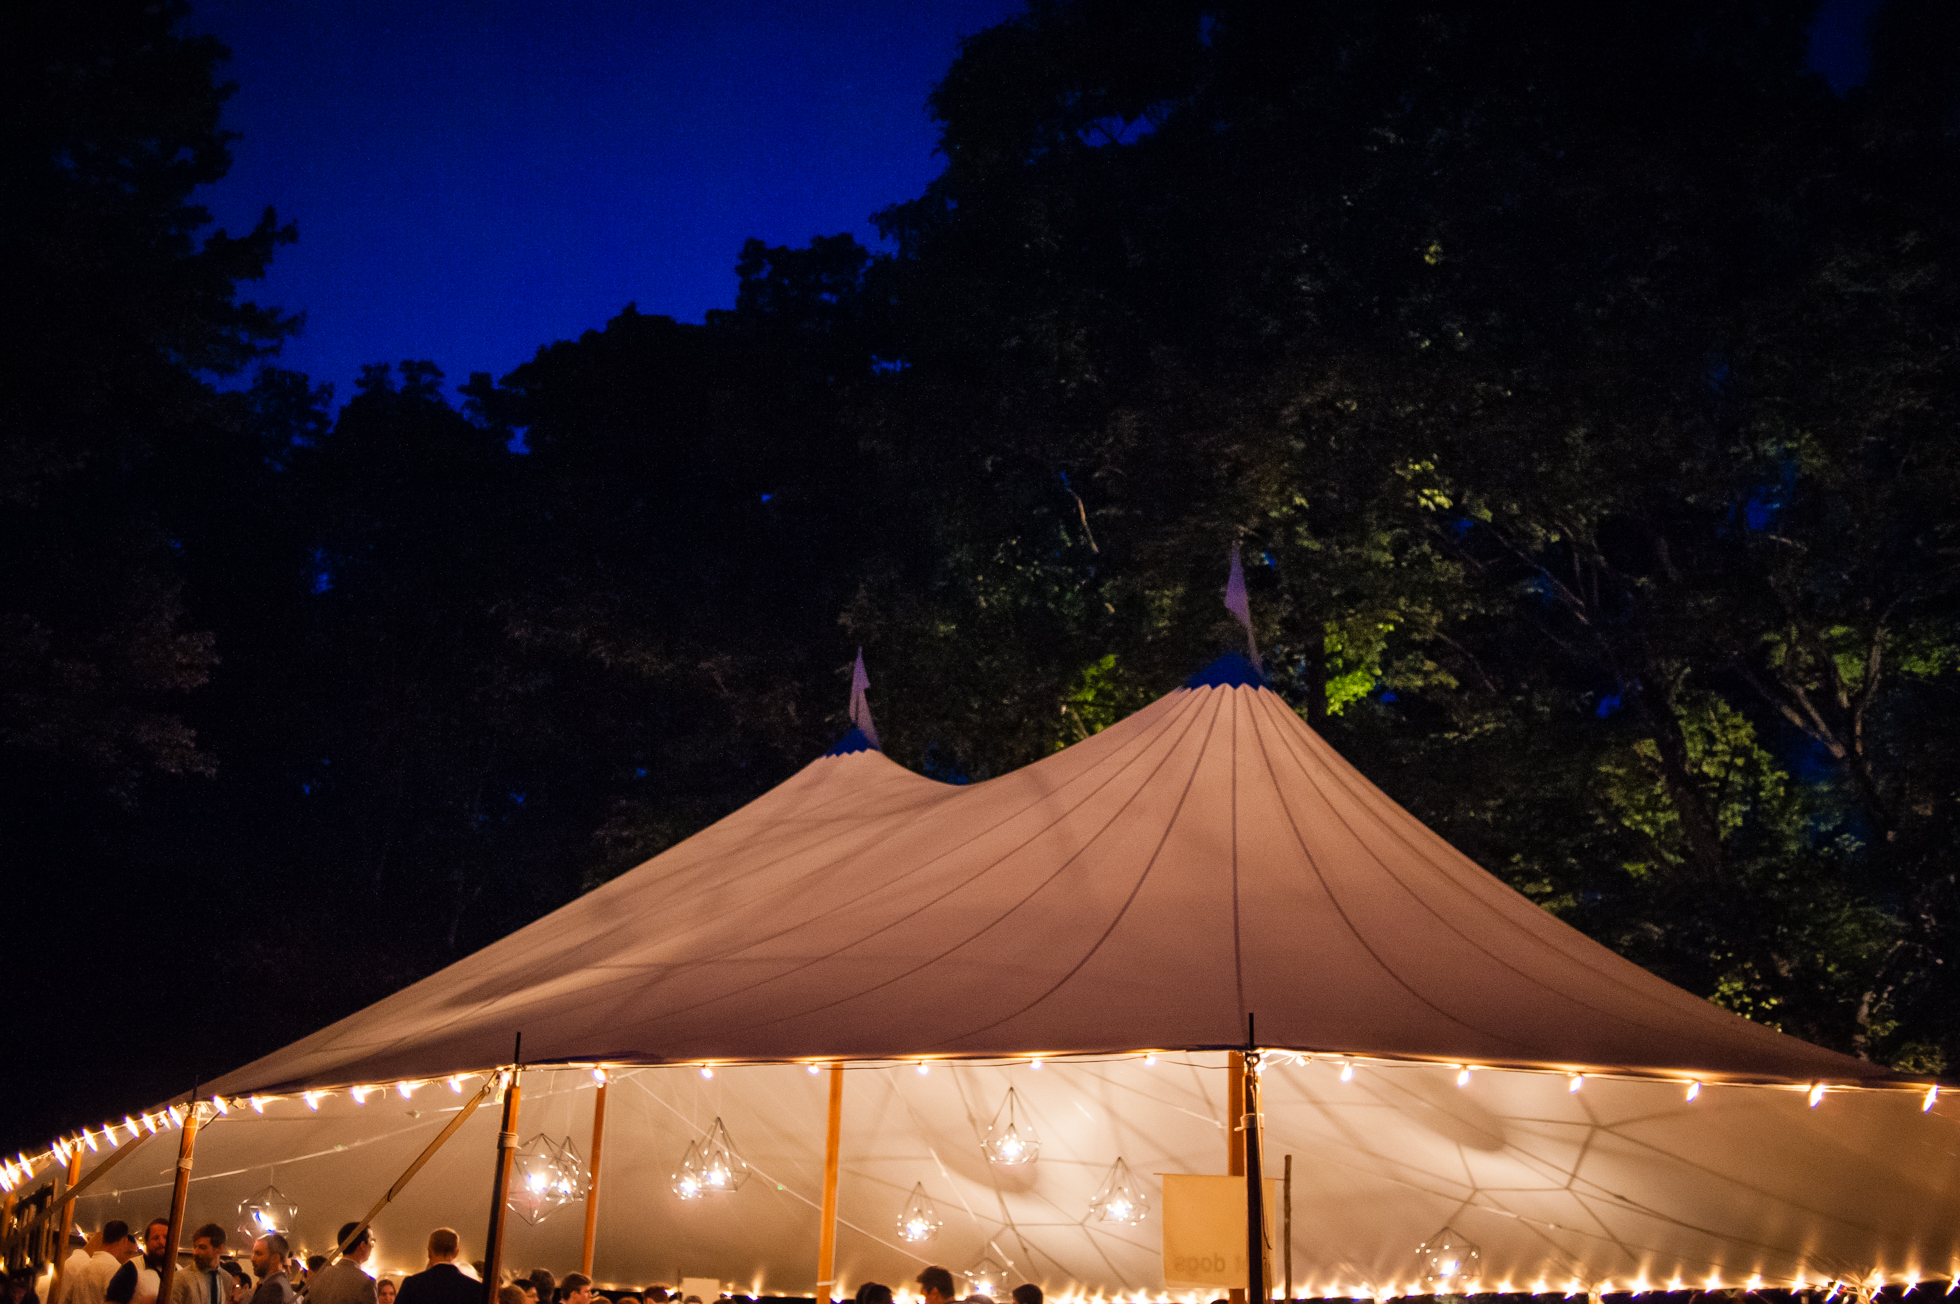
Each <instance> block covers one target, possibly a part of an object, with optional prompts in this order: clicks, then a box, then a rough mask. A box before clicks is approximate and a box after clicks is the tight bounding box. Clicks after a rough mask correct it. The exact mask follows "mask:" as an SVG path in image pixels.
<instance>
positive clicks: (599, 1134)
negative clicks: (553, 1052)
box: [578, 1069, 610, 1277]
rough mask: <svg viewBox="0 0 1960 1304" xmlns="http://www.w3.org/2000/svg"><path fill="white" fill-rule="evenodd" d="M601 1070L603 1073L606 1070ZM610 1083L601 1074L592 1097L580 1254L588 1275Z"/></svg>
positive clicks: (595, 1231)
mask: <svg viewBox="0 0 1960 1304" xmlns="http://www.w3.org/2000/svg"><path fill="white" fill-rule="evenodd" d="M599 1072H600V1073H601V1074H602V1075H603V1074H604V1073H605V1070H604V1069H601V1070H599ZM609 1085H610V1084H609V1083H608V1082H607V1081H606V1079H605V1078H604V1076H601V1077H600V1079H599V1090H598V1092H597V1094H595V1095H594V1096H593V1097H592V1171H591V1174H590V1176H589V1179H588V1183H587V1185H586V1188H585V1248H584V1249H583V1250H581V1251H580V1252H579V1256H578V1270H579V1271H580V1272H582V1273H584V1274H585V1275H586V1276H588V1277H590V1276H591V1275H592V1249H593V1243H594V1242H595V1241H596V1240H597V1239H598V1236H599V1147H600V1146H602V1145H604V1144H605V1140H606V1088H607V1086H609Z"/></svg>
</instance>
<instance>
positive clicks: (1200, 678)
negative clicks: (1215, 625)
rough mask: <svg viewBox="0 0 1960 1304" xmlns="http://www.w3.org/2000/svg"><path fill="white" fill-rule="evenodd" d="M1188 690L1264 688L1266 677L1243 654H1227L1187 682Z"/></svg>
mask: <svg viewBox="0 0 1960 1304" xmlns="http://www.w3.org/2000/svg"><path fill="white" fill-rule="evenodd" d="M1184 686H1185V687H1186V688H1264V687H1265V686H1266V677H1265V676H1264V675H1262V674H1260V673H1259V667H1258V666H1255V665H1253V664H1252V662H1251V661H1249V660H1247V659H1246V655H1245V653H1243V652H1227V653H1226V654H1225V655H1224V656H1222V657H1220V658H1218V660H1216V661H1214V662H1212V663H1211V664H1210V665H1208V666H1206V667H1205V668H1204V669H1203V670H1200V671H1199V672H1198V673H1197V674H1195V675H1192V676H1191V678H1190V679H1188V680H1186V681H1185V684H1184Z"/></svg>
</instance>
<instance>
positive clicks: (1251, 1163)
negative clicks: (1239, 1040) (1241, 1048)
mask: <svg viewBox="0 0 1960 1304" xmlns="http://www.w3.org/2000/svg"><path fill="white" fill-rule="evenodd" d="M1245 1059H1246V1073H1245V1075H1244V1076H1245V1279H1246V1287H1245V1288H1246V1298H1247V1299H1251V1300H1259V1301H1264V1300H1266V1299H1267V1298H1268V1297H1269V1296H1271V1294H1272V1288H1271V1287H1270V1286H1268V1285H1267V1284H1266V1187H1265V1183H1264V1182H1263V1181H1262V1180H1261V1178H1262V1176H1263V1174H1262V1172H1261V1169H1262V1168H1263V1167H1264V1162H1263V1160H1264V1156H1263V1155H1262V1154H1261V1153H1260V1137H1259V1072H1258V1065H1259V1052H1258V1051H1256V1050H1255V1051H1247V1052H1246V1056H1245Z"/></svg>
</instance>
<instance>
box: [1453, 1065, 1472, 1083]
mask: <svg viewBox="0 0 1960 1304" xmlns="http://www.w3.org/2000/svg"><path fill="white" fill-rule="evenodd" d="M1456 1085H1457V1086H1459V1087H1467V1086H1469V1085H1470V1067H1469V1065H1467V1064H1466V1065H1461V1066H1459V1067H1458V1068H1457V1070H1456Z"/></svg>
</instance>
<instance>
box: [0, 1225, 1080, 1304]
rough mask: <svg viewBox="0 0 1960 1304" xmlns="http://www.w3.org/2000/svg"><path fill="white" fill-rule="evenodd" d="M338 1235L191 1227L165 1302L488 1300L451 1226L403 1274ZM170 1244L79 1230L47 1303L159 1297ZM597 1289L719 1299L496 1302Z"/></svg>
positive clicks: (1034, 1298)
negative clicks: (314, 1249) (330, 1241)
mask: <svg viewBox="0 0 1960 1304" xmlns="http://www.w3.org/2000/svg"><path fill="white" fill-rule="evenodd" d="M356 1232H359V1233H360V1234H359V1235H358V1236H355V1233H356ZM350 1237H353V1240H352V1241H351V1243H350V1242H349V1238H350ZM335 1243H336V1244H339V1245H345V1246H346V1248H345V1250H343V1251H342V1253H341V1255H340V1257H339V1258H338V1259H336V1260H334V1261H333V1262H332V1263H329V1262H327V1259H326V1256H325V1255H319V1254H315V1255H310V1256H305V1257H300V1256H296V1255H294V1253H293V1249H292V1245H291V1243H290V1242H289V1241H288V1240H287V1239H286V1237H285V1236H283V1235H281V1234H280V1233H278V1232H271V1233H268V1234H266V1235H264V1236H260V1237H258V1238H257V1239H255V1240H254V1241H253V1242H252V1244H251V1249H250V1252H249V1254H248V1255H247V1256H246V1257H245V1258H244V1259H242V1260H241V1259H240V1258H239V1257H238V1255H237V1254H236V1252H235V1251H233V1250H231V1249H229V1248H228V1247H227V1246H226V1243H225V1229H224V1228H222V1227H220V1226H219V1225H218V1224H216V1223H206V1224H204V1225H203V1226H202V1227H199V1228H198V1229H197V1231H196V1232H195V1233H194V1234H193V1235H192V1237H191V1261H190V1263H189V1264H181V1263H180V1264H179V1265H178V1267H177V1268H176V1270H175V1272H174V1274H173V1276H172V1277H171V1283H170V1299H169V1300H168V1301H167V1304H485V1301H484V1288H483V1265H482V1264H481V1263H473V1264H472V1263H464V1262H460V1261H459V1260H460V1259H461V1255H462V1242H461V1240H460V1239H459V1238H458V1237H457V1235H456V1233H455V1231H454V1230H452V1229H451V1228H448V1227H438V1228H436V1229H435V1230H434V1231H432V1232H430V1233H429V1240H428V1244H427V1247H426V1251H427V1256H428V1266H427V1267H425V1268H424V1269H423V1270H422V1271H420V1272H416V1273H410V1274H409V1275H407V1276H405V1277H403V1278H402V1280H401V1281H400V1282H399V1283H397V1282H396V1281H395V1280H393V1279H392V1278H389V1277H377V1276H376V1275H373V1274H370V1273H369V1272H368V1270H367V1264H368V1261H369V1260H370V1259H371V1258H373V1256H374V1251H375V1238H374V1233H373V1232H372V1230H370V1229H368V1228H364V1227H362V1226H361V1225H360V1224H359V1223H351V1222H350V1223H347V1224H346V1225H345V1226H343V1227H342V1228H341V1229H340V1234H339V1236H338V1237H337V1239H336V1242H335ZM169 1254H170V1223H169V1221H168V1220H167V1219H163V1218H152V1219H151V1220H150V1221H149V1223H148V1224H147V1225H146V1226H145V1227H144V1228H143V1234H142V1237H141V1239H138V1237H137V1235H136V1232H135V1229H134V1228H132V1227H131V1226H130V1225H129V1224H128V1223H126V1222H123V1221H122V1220H120V1219H115V1220H112V1221H110V1222H106V1223H104V1224H103V1225H102V1228H101V1230H100V1231H97V1232H95V1233H93V1234H91V1235H86V1236H85V1235H83V1234H82V1233H80V1232H77V1233H75V1235H74V1236H73V1237H72V1238H71V1239H70V1242H69V1254H68V1258H67V1260H66V1262H64V1263H63V1264H62V1265H61V1269H60V1271H59V1273H57V1275H56V1276H55V1278H54V1281H53V1284H52V1288H51V1289H50V1291H49V1299H48V1301H47V1304H158V1298H157V1297H158V1296H159V1295H160V1294H161V1292H162V1283H163V1266H164V1263H165V1262H166V1260H167V1257H168V1256H169ZM916 1284H917V1286H918V1294H919V1296H920V1298H921V1300H922V1302H923V1304H996V1302H995V1301H994V1300H993V1299H991V1298H989V1297H988V1296H986V1295H979V1294H972V1295H964V1296H962V1295H960V1294H959V1293H957V1291H956V1290H955V1288H954V1285H953V1274H952V1273H950V1272H948V1271H947V1270H946V1269H945V1268H940V1267H930V1268H927V1269H925V1270H924V1271H923V1272H921V1273H920V1274H919V1275H918V1278H917V1280H916ZM38 1285H39V1278H38V1277H37V1276H36V1275H35V1273H34V1270H33V1269H31V1268H20V1269H16V1270H15V1271H14V1272H13V1273H11V1274H10V1275H9V1277H8V1280H7V1292H8V1293H7V1295H6V1297H5V1298H4V1299H0V1304H41V1299H40V1294H39V1292H38V1290H37V1286H38ZM893 1295H894V1292H893V1291H892V1288H891V1287H890V1286H887V1285H884V1284H882V1283H880V1282H875V1281H871V1282H866V1283H865V1284H864V1285H862V1286H860V1287H858V1289H857V1294H856V1295H855V1297H854V1304H893ZM595 1298H596V1300H597V1301H598V1304H715V1301H714V1300H706V1301H704V1300H702V1299H701V1298H700V1296H698V1295H688V1296H686V1297H685V1298H684V1299H683V1298H682V1297H681V1296H680V1295H679V1294H677V1293H675V1292H673V1291H670V1290H669V1289H668V1288H667V1287H665V1286H657V1285H656V1286H647V1287H645V1288H643V1289H626V1290H617V1289H615V1290H608V1291H598V1290H595V1288H594V1287H593V1284H592V1278H590V1277H588V1276H586V1275H585V1274H584V1273H582V1272H571V1273H567V1274H565V1276H563V1277H554V1276H553V1275H552V1274H551V1272H549V1271H548V1270H546V1269H544V1268H537V1269H534V1270H532V1271H531V1272H529V1273H526V1274H523V1275H516V1274H511V1275H510V1279H509V1280H507V1281H505V1282H503V1283H502V1284H501V1285H499V1287H498V1289H497V1304H595ZM1000 1304H1006V1301H1001V1302H1000ZM1013 1304H1042V1295H1041V1287H1039V1286H1035V1285H1032V1284H1029V1285H1021V1286H1016V1287H1015V1288H1014V1292H1013Z"/></svg>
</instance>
